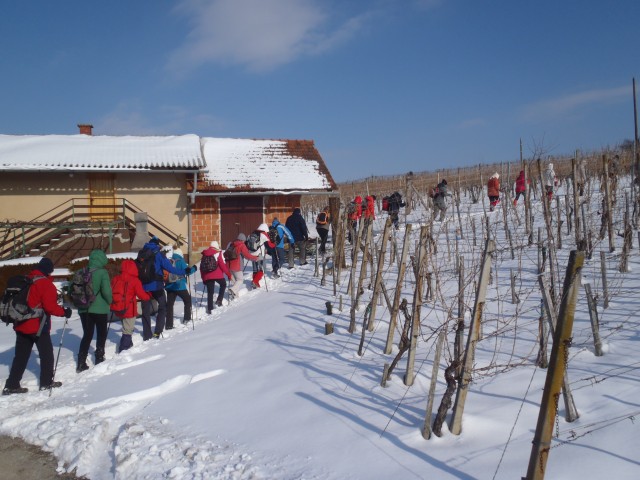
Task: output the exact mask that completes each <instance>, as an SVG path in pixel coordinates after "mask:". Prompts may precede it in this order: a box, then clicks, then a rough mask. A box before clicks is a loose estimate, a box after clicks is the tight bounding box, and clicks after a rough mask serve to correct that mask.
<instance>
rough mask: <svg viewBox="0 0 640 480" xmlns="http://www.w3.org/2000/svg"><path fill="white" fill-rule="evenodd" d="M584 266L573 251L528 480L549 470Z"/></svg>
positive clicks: (539, 479)
mask: <svg viewBox="0 0 640 480" xmlns="http://www.w3.org/2000/svg"><path fill="white" fill-rule="evenodd" d="M583 264H584V252H580V251H577V250H572V251H571V253H570V255H569V264H568V265H567V272H566V275H565V279H564V288H563V292H565V295H564V296H563V299H562V303H561V304H560V314H559V316H558V324H557V326H556V330H555V332H554V334H553V347H552V349H551V359H550V362H549V369H548V370H547V378H546V381H545V384H544V392H543V395H542V402H541V405H540V414H539V416H538V424H537V426H536V433H535V435H534V438H533V442H532V443H533V446H532V447H531V457H530V458H529V467H528V469H527V476H526V477H524V478H525V479H526V480H542V479H544V474H545V468H546V465H547V460H548V458H549V450H550V447H551V436H552V434H553V426H554V423H555V422H554V421H555V417H556V410H557V405H558V397H559V396H560V390H561V388H562V380H563V377H564V372H565V369H566V363H567V358H568V355H569V347H570V344H571V332H572V330H573V319H574V316H575V309H576V299H577V297H578V290H579V288H580V276H581V270H582V266H583Z"/></svg>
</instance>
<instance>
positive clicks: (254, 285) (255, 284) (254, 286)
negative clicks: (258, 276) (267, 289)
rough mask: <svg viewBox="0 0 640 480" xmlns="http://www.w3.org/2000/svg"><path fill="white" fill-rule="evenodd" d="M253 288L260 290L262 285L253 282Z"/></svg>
mask: <svg viewBox="0 0 640 480" xmlns="http://www.w3.org/2000/svg"><path fill="white" fill-rule="evenodd" d="M251 286H252V287H253V288H260V285H258V284H257V283H256V282H251Z"/></svg>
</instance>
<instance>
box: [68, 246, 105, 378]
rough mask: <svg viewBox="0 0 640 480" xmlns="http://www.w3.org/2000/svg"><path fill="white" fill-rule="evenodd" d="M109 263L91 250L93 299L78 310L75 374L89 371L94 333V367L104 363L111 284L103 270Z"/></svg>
mask: <svg viewBox="0 0 640 480" xmlns="http://www.w3.org/2000/svg"><path fill="white" fill-rule="evenodd" d="M108 262H109V261H108V260H107V255H106V254H105V253H104V252H103V251H102V250H100V249H95V250H92V251H91V253H90V254H89V266H88V268H89V271H90V272H91V287H92V290H93V295H94V299H93V301H92V302H91V304H90V305H89V306H88V308H78V313H79V314H80V322H81V323H82V340H80V348H79V349H78V365H77V368H76V372H77V373H81V372H84V371H85V370H88V369H89V365H87V355H89V346H91V341H92V340H93V332H94V330H95V331H96V349H95V352H94V362H93V364H94V365H98V364H99V363H102V362H104V346H105V343H106V342H107V330H108V325H107V322H108V321H109V310H110V306H111V301H112V300H113V298H112V295H111V282H110V280H109V273H108V272H107V270H106V269H105V268H104V267H105V266H106V265H107V263H108Z"/></svg>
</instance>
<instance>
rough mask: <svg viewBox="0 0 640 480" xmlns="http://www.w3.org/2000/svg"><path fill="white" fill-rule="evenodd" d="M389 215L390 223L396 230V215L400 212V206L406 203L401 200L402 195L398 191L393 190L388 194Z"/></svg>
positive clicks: (397, 226)
mask: <svg viewBox="0 0 640 480" xmlns="http://www.w3.org/2000/svg"><path fill="white" fill-rule="evenodd" d="M388 201H389V217H390V218H391V223H392V224H393V226H394V228H395V229H396V230H398V228H400V227H399V225H398V215H399V213H400V207H404V206H406V204H405V203H404V202H403V201H402V195H400V193H398V192H393V193H392V194H391V195H390V196H389V199H388Z"/></svg>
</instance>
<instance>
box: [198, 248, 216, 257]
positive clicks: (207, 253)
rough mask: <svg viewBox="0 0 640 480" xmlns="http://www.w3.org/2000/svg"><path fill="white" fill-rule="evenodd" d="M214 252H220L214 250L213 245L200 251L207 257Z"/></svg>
mask: <svg viewBox="0 0 640 480" xmlns="http://www.w3.org/2000/svg"><path fill="white" fill-rule="evenodd" d="M216 253H220V250H216V249H215V248H213V247H209V248H207V249H205V250H203V251H202V255H205V256H207V257H210V256H211V255H215V254H216Z"/></svg>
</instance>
